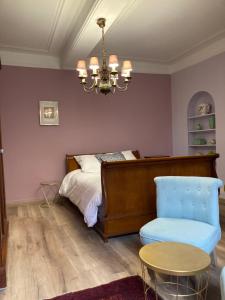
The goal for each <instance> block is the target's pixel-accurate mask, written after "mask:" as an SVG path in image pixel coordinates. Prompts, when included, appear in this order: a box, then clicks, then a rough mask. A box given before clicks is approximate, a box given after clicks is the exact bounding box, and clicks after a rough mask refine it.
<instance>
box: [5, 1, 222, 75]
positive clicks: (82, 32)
mask: <svg viewBox="0 0 225 300" xmlns="http://www.w3.org/2000/svg"><path fill="white" fill-rule="evenodd" d="M99 17H105V18H106V28H105V32H106V37H105V38H106V47H107V49H108V50H109V51H108V52H107V53H108V54H117V55H118V56H119V58H121V59H125V58H127V59H130V60H132V61H133V64H134V71H135V72H143V73H165V74H171V73H173V72H176V71H178V70H181V69H183V68H185V67H188V66H191V65H193V64H195V63H198V62H200V61H203V60H205V59H207V58H209V57H212V56H214V55H217V54H219V53H222V52H224V51H225V1H224V0H197V1H196V0H166V1H165V0H38V1H34V0H16V1H15V0H0V56H1V59H2V64H5V65H17V66H29V67H44V68H56V69H74V64H75V62H76V60H78V59H81V58H84V59H86V58H88V57H90V56H92V55H98V56H99V55H100V53H101V46H100V41H101V31H100V29H99V27H98V26H97V25H96V19H97V18H99Z"/></svg>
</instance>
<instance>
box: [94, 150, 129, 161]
mask: <svg viewBox="0 0 225 300" xmlns="http://www.w3.org/2000/svg"><path fill="white" fill-rule="evenodd" d="M95 157H96V158H97V159H98V161H99V162H100V163H101V162H102V161H119V160H126V159H125V157H124V155H123V154H122V153H121V152H114V153H105V154H96V155H95Z"/></svg>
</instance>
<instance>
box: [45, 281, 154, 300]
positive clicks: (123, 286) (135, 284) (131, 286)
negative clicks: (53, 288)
mask: <svg viewBox="0 0 225 300" xmlns="http://www.w3.org/2000/svg"><path fill="white" fill-rule="evenodd" d="M49 300H144V291H143V282H142V279H141V277H139V276H131V277H126V278H123V279H120V280H116V281H113V282H110V283H108V284H104V285H100V286H97V287H94V288H91V289H86V290H82V291H78V292H74V293H68V294H64V295H61V296H57V297H55V298H52V299H49ZM148 300H155V293H154V292H153V291H152V290H150V289H149V291H148Z"/></svg>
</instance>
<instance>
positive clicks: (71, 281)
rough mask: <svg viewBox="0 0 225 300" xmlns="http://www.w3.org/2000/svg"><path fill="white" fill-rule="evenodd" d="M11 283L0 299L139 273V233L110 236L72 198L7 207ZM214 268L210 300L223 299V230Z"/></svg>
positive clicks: (26, 298) (33, 296)
mask: <svg viewBox="0 0 225 300" xmlns="http://www.w3.org/2000/svg"><path fill="white" fill-rule="evenodd" d="M8 219H9V242H8V260H7V283H8V285H7V288H6V289H5V290H3V291H1V292H0V300H40V299H48V298H51V297H54V296H56V295H60V294H63V293H66V292H72V291H76V290H81V289H86V288H90V287H94V286H97V285H100V284H104V283H108V282H110V281H112V280H116V279H120V278H123V277H126V276H130V275H136V274H139V275H140V274H141V268H140V262H139V259H138V251H139V249H140V247H141V244H140V242H139V238H138V234H132V235H127V236H123V237H116V238H111V239H109V242H108V243H104V242H103V241H102V239H101V238H100V237H99V235H98V234H97V233H96V232H95V231H94V230H93V229H90V228H87V226H86V225H85V224H84V222H83V219H82V216H81V215H80V213H79V212H78V211H77V210H76V208H75V207H74V206H73V205H72V204H71V203H70V202H69V201H64V203H63V205H59V204H56V205H54V206H52V207H51V208H41V207H40V206H39V205H38V204H27V205H19V206H15V207H10V208H8ZM217 257H218V265H219V267H218V268H215V267H211V278H210V285H209V292H208V297H207V299H211V300H217V299H218V300H219V299H220V290H219V274H220V268H221V266H223V265H225V231H224V232H223V236H222V240H221V241H220V243H219V245H218V246H217Z"/></svg>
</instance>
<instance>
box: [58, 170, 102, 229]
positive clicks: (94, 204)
mask: <svg viewBox="0 0 225 300" xmlns="http://www.w3.org/2000/svg"><path fill="white" fill-rule="evenodd" d="M59 194H60V195H62V196H64V197H67V198H69V199H70V200H71V201H72V202H73V203H74V204H75V205H76V206H77V207H78V208H79V210H80V211H81V212H82V214H83V215H84V221H85V223H87V226H88V227H92V226H94V225H95V223H96V222H97V213H98V206H99V205H101V202H102V190H101V175H100V173H85V172H82V171H81V170H80V169H79V170H75V171H72V172H70V173H68V174H67V175H66V176H65V177H64V179H63V182H62V184H61V186H60V189H59Z"/></svg>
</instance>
